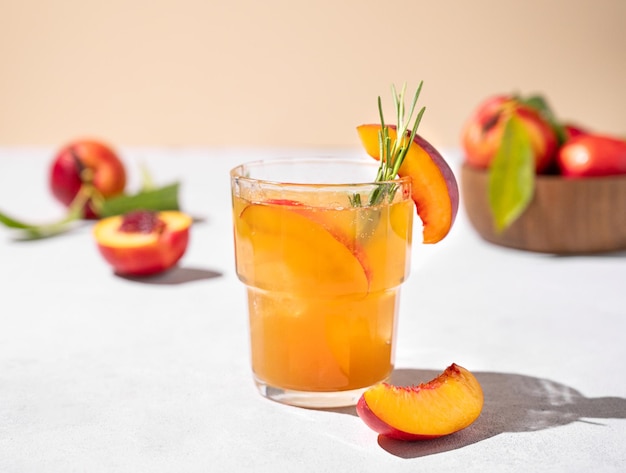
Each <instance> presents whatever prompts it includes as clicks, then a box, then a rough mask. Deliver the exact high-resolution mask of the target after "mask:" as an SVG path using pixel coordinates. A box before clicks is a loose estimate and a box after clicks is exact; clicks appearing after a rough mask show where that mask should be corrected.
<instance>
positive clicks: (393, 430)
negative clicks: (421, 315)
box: [356, 363, 483, 440]
mask: <svg viewBox="0 0 626 473" xmlns="http://www.w3.org/2000/svg"><path fill="white" fill-rule="evenodd" d="M482 406H483V392H482V389H481V387H480V384H479V383H478V381H477V380H476V378H475V377H474V376H473V375H472V374H471V373H470V372H469V371H468V370H466V369H465V368H463V367H461V366H458V365H456V364H454V363H453V364H452V365H450V366H449V367H448V368H447V369H446V370H445V371H444V372H443V373H442V374H441V375H439V376H438V377H437V378H435V379H433V380H431V381H429V382H428V383H425V384H420V385H419V386H408V387H402V386H393V385H390V384H387V383H380V384H378V385H376V386H373V387H372V388H369V389H368V390H367V391H366V392H365V393H364V394H363V395H362V396H361V398H360V399H359V401H358V403H357V408H356V410H357V414H358V415H359V417H361V419H363V421H364V422H365V423H366V424H367V425H368V426H369V427H370V428H371V429H372V430H374V431H376V432H378V433H379V434H381V435H384V436H387V437H390V438H394V439H398V440H427V439H432V438H437V437H441V436H444V435H449V434H452V433H454V432H457V431H459V430H461V429H464V428H466V427H467V426H469V425H470V424H472V423H473V422H474V421H475V420H476V419H477V418H478V416H479V415H480V412H481V410H482Z"/></svg>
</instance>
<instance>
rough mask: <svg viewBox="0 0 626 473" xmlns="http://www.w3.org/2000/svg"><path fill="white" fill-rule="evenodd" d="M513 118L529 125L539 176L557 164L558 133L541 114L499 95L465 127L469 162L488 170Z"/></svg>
mask: <svg viewBox="0 0 626 473" xmlns="http://www.w3.org/2000/svg"><path fill="white" fill-rule="evenodd" d="M512 115H515V116H517V117H518V118H519V119H521V120H522V122H523V123H524V125H525V128H526V131H527V132H528V135H529V137H530V141H531V146H532V149H533V151H534V155H535V169H536V172H537V173H542V172H544V171H546V170H547V169H548V168H549V167H550V165H551V164H552V163H553V161H554V158H555V155H556V151H557V149H558V145H559V141H558V137H557V134H556V132H555V131H554V129H553V128H552V126H551V125H550V123H549V122H548V121H547V120H545V119H544V118H543V117H542V116H541V114H540V113H539V112H538V111H537V110H535V109H534V108H532V107H530V106H528V105H525V104H524V103H522V102H521V101H519V100H517V99H516V98H515V97H512V96H509V95H497V96H493V97H490V98H488V99H486V100H485V101H483V102H482V103H481V104H480V105H479V106H478V108H477V109H476V110H475V111H474V113H473V114H472V115H471V116H470V118H469V119H468V120H467V122H466V123H465V125H464V127H463V130H462V132H461V142H462V147H463V150H464V152H465V161H466V162H467V163H468V164H470V165H472V166H475V167H479V168H488V167H489V166H490V164H491V161H492V160H493V158H494V157H495V155H496V153H497V152H498V149H499V147H500V144H501V142H502V136H503V134H504V128H505V126H506V122H507V120H508V119H509V117H511V116H512Z"/></svg>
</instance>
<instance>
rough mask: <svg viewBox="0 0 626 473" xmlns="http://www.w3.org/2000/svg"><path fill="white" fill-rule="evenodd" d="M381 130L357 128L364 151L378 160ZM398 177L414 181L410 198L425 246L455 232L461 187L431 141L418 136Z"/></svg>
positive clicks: (391, 129) (378, 127)
mask: <svg viewBox="0 0 626 473" xmlns="http://www.w3.org/2000/svg"><path fill="white" fill-rule="evenodd" d="M380 129H381V126H380V125H361V126H359V127H357V131H358V133H359V137H360V138H361V142H362V143H363V146H364V148H365V151H366V152H367V154H369V155H370V156H371V157H373V158H374V159H377V160H378V159H380V156H379V154H380V150H379V145H378V131H379V130H380ZM389 134H390V137H391V139H394V138H395V127H393V126H390V127H389ZM398 175H399V176H400V177H405V176H407V177H410V178H411V181H412V189H411V197H412V199H413V201H414V202H415V207H416V209H417V214H418V215H419V217H420V219H421V220H422V223H423V226H424V230H423V232H424V233H423V241H424V243H437V242H439V241H441V240H442V239H443V238H444V237H445V236H446V235H447V234H448V232H449V231H450V229H451V228H452V225H453V224H454V220H455V218H456V214H457V212H458V210H459V187H458V184H457V181H456V177H455V176H454V173H453V172H452V170H451V169H450V166H448V163H447V162H446V161H445V159H444V158H443V157H442V156H441V154H440V153H439V152H438V151H437V150H436V149H435V148H434V147H433V146H432V145H431V144H430V143H428V141H426V140H425V139H424V138H422V137H421V136H419V135H415V138H414V139H413V143H412V144H411V147H410V148H409V151H408V153H407V155H406V157H405V159H404V162H403V164H402V166H401V167H400V169H399V171H398Z"/></svg>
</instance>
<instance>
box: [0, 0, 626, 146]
mask: <svg viewBox="0 0 626 473" xmlns="http://www.w3.org/2000/svg"><path fill="white" fill-rule="evenodd" d="M0 67H1V69H0V146H8V145H11V146H12V145H56V144H58V143H61V142H64V141H67V140H69V139H71V138H74V137H77V136H83V135H92V136H98V137H101V138H103V139H107V140H109V141H111V142H113V143H115V144H117V145H124V146H127V145H128V146H135V145H138V146H143V145H148V146H152V145H166V146H208V145H210V146H213V145H217V146H231V145H232V146H287V147H288V146H321V147H324V146H332V147H338V146H356V145H357V143H358V139H357V136H356V132H355V130H354V128H355V126H356V125H358V124H360V123H363V122H371V121H376V120H377V117H378V116H377V109H376V97H377V96H378V95H381V96H382V98H383V100H384V102H385V103H386V104H388V105H390V103H391V102H390V100H391V95H390V85H391V83H395V84H397V85H401V84H402V83H403V82H407V83H408V84H409V86H410V89H411V90H413V89H414V87H415V86H416V85H417V83H418V82H419V81H420V80H422V79H423V80H424V82H425V85H424V89H423V93H422V99H421V103H422V105H425V106H426V107H427V111H426V115H425V117H424V121H423V122H422V126H421V127H420V132H421V134H422V135H424V136H425V137H426V138H427V139H429V140H430V141H431V142H433V144H435V145H438V146H456V145H458V138H459V132H460V129H461V126H462V124H463V122H464V121H465V119H466V118H467V116H468V115H469V113H470V111H471V110H472V109H473V108H474V107H475V106H476V104H477V103H478V102H479V101H480V100H482V99H483V98H485V97H486V96H488V95H491V94H493V93H499V92H521V93H531V92H541V93H543V94H544V95H545V96H546V97H547V98H548V99H549V100H550V102H551V103H552V105H553V107H554V108H555V110H556V112H557V113H558V114H559V115H560V116H561V117H562V118H568V119H575V120H576V121H578V122H581V123H583V124H586V125H588V126H590V127H592V128H594V129H596V130H598V131H604V132H609V133H615V134H624V135H626V120H625V118H624V116H625V115H626V112H625V110H624V109H625V108H626V80H625V79H626V1H625V0H524V1H519V0H517V1H498V0H467V1H462V0H460V1H444V0H430V1H419V0H388V1H380V0H379V1H374V0H315V1H304V0H300V1H299V0H265V1H263V0H221V1H219V2H218V1H215V0H202V1H201V0H134V1H133V0H106V1H102V0H100V1H93V0H38V1H37V0H0ZM388 118H389V117H388Z"/></svg>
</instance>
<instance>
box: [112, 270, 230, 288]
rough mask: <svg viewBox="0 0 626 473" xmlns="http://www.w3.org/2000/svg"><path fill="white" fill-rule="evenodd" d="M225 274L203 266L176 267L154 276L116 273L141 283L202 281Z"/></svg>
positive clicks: (161, 283)
mask: <svg viewBox="0 0 626 473" xmlns="http://www.w3.org/2000/svg"><path fill="white" fill-rule="evenodd" d="M222 275H223V274H222V273H220V272H219V271H212V270H210V269H203V268H185V267H178V266H177V267H175V268H172V269H170V270H169V271H166V272H164V273H160V274H155V275H154V276H128V275H121V274H116V276H117V277H119V278H122V279H126V280H128V281H133V282H137V283H141V284H156V285H176V284H185V283H189V282H195V281H202V280H205V279H214V278H219V277H221V276H222Z"/></svg>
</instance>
